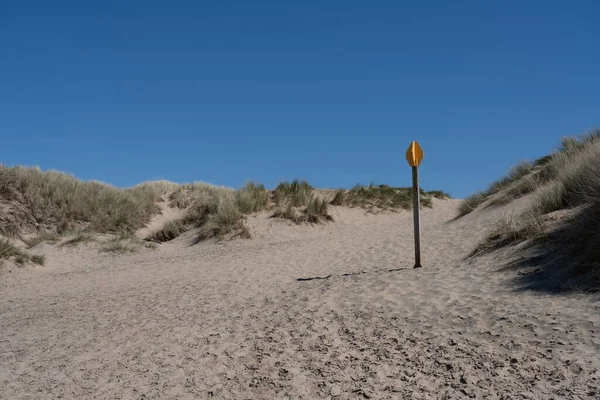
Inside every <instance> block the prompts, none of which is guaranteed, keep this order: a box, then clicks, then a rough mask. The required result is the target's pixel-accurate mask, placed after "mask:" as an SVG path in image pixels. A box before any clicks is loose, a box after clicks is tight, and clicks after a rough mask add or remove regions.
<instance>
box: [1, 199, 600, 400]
mask: <svg viewBox="0 0 600 400" xmlns="http://www.w3.org/2000/svg"><path fill="white" fill-rule="evenodd" d="M457 204H458V203H457V201H455V200H447V201H436V202H435V204H434V208H433V209H425V210H424V211H423V215H422V224H423V226H422V231H423V234H422V235H423V255H424V257H423V263H424V266H425V268H423V269H419V270H414V269H412V268H411V267H412V264H413V258H412V257H413V255H412V220H411V218H412V215H411V213H410V212H401V213H382V214H379V215H365V213H364V212H362V211H360V210H348V209H344V208H337V207H333V210H332V213H333V215H334V218H335V219H336V222H335V223H330V224H325V225H314V226H295V225H291V224H288V223H286V222H281V221H275V220H273V219H269V218H268V216H266V215H257V216H255V217H252V218H251V219H250V220H249V221H248V224H249V226H250V228H251V230H252V233H253V235H254V239H252V240H235V241H231V242H222V243H207V244H200V245H197V246H188V245H187V243H185V241H184V240H175V241H173V243H168V244H164V245H161V246H160V248H159V249H158V250H156V251H154V252H153V251H144V252H142V253H139V254H133V255H126V256H114V255H106V254H97V253H96V252H94V251H91V250H90V249H87V248H86V247H85V246H83V247H81V248H76V249H68V248H56V247H53V246H47V247H46V248H45V249H44V251H45V252H46V254H47V257H48V265H47V266H46V267H40V268H35V269H28V270H18V271H13V272H10V273H5V274H3V279H2V281H3V282H2V286H1V287H0V304H1V305H0V326H2V328H3V329H2V333H1V336H0V393H3V397H4V398H10V399H13V398H14V399H18V398H59V397H62V398H73V399H75V398H77V399H79V398H123V399H134V398H137V399H158V398H173V399H197V398H224V399H244V398H247V399H250V398H252V399H300V398H302V399H316V398H333V399H356V398H372V399H403V398H415V399H460V398H481V399H484V398H485V399H522V398H531V399H547V398H565V399H579V398H598V397H599V396H600V390H599V385H600V372H599V369H600V357H598V355H599V354H600V313H599V312H598V311H600V307H599V303H598V302H597V300H598V299H597V298H596V297H590V296H582V295H569V296H558V295H549V294H540V293H535V292H528V291H520V290H518V289H517V288H516V287H515V285H514V282H513V279H514V276H515V271H509V270H501V269H500V268H499V267H500V265H501V264H502V263H501V260H504V259H506V258H507V257H510V256H511V254H510V253H509V251H510V250H508V249H507V250H503V251H501V252H498V253H494V254H491V255H486V256H484V257H480V258H476V259H470V260H465V259H464V257H465V255H466V254H468V253H469V251H471V250H472V248H473V247H474V246H475V244H476V243H477V241H478V240H479V239H481V238H482V237H483V236H484V235H485V234H486V232H488V231H489V229H490V228H491V226H492V224H493V222H494V221H495V220H496V219H497V218H498V217H499V215H501V213H503V212H506V211H507V209H506V207H505V208H497V209H489V210H484V211H478V212H476V213H473V214H472V215H468V216H466V217H465V218H463V219H461V220H458V221H454V222H450V221H451V219H452V218H453V216H454V215H455V214H456V207H457ZM516 206H518V204H517V205H516ZM511 207H515V205H512V206H511ZM311 277H320V278H325V279H314V280H298V279H299V278H301V279H306V278H311Z"/></svg>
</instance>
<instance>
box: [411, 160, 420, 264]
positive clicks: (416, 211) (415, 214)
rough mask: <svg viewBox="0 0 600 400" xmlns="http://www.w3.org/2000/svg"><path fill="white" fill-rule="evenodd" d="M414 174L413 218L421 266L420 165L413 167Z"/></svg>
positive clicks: (416, 260) (416, 249)
mask: <svg viewBox="0 0 600 400" xmlns="http://www.w3.org/2000/svg"><path fill="white" fill-rule="evenodd" d="M412 176H413V220H414V225H415V233H414V236H415V266H414V268H421V267H422V265H421V221H420V218H419V215H420V212H421V193H420V191H419V167H412Z"/></svg>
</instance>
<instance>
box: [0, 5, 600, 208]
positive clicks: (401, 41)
mask: <svg viewBox="0 0 600 400" xmlns="http://www.w3.org/2000/svg"><path fill="white" fill-rule="evenodd" d="M599 21H600V2H598V1H594V0H589V1H577V0H574V1H506V0H505V1H481V0H473V1H446V0H443V1H442V0H440V1H411V2H408V1H400V0H395V1H376V0H375V1H353V0H344V1H312V0H303V1H281V0H271V1H244V0H239V1H161V2H158V1H139V2H136V1H97V2H96V1H69V2H66V1H60V0H56V1H45V0H44V1H37V2H36V1H21V0H14V1H13V0H0V163H3V164H8V165H15V164H23V165H39V166H40V167H41V168H42V169H57V170H62V171H66V172H69V173H72V174H74V175H75V176H76V177H78V178H82V179H97V180H101V181H104V182H107V183H112V184H114V185H117V186H130V185H133V184H135V183H139V182H141V181H145V180H153V179H168V180H172V181H176V182H188V181H194V180H203V181H207V182H211V183H215V184H221V185H227V186H234V187H237V186H240V185H241V184H243V182H244V181H246V180H248V179H253V180H256V181H259V182H263V183H265V184H266V185H267V187H273V186H274V185H276V184H277V183H278V182H279V181H280V180H282V179H293V178H296V177H297V178H305V179H307V180H309V182H311V183H312V184H313V185H314V186H317V187H350V186H353V185H354V184H356V183H364V184H368V183H369V182H371V181H374V182H375V183H387V184H392V185H403V186H404V185H410V169H409V167H408V165H407V163H406V161H405V158H404V153H405V151H406V148H407V147H408V145H409V143H410V142H411V141H412V140H418V141H419V142H420V144H421V146H422V147H423V149H424V151H425V159H424V161H423V165H422V167H421V183H422V186H423V187H424V188H425V189H438V188H439V189H444V190H446V191H448V192H450V193H451V194H452V195H454V196H456V197H463V196H466V195H468V194H469V193H471V192H473V191H475V190H477V189H479V188H485V187H486V185H487V183H489V182H490V181H491V180H493V179H495V178H497V177H499V176H500V175H501V174H503V173H504V172H505V171H506V170H507V169H508V168H509V167H510V166H511V165H512V164H514V163H516V162H518V161H519V160H523V159H531V158H534V157H538V156H541V155H544V154H546V153H548V152H549V151H550V150H551V149H553V148H554V146H556V145H557V144H558V142H559V140H560V138H561V137H562V136H565V135H570V134H579V133H582V132H584V131H586V130H588V129H590V128H593V127H594V126H600V22H599Z"/></svg>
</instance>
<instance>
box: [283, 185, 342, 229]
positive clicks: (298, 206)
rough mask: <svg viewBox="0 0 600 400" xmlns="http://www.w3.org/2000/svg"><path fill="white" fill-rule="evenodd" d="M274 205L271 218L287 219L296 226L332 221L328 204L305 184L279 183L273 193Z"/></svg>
mask: <svg viewBox="0 0 600 400" xmlns="http://www.w3.org/2000/svg"><path fill="white" fill-rule="evenodd" d="M273 201H274V203H275V205H276V208H275V210H274V212H273V213H272V214H271V217H272V218H280V219H288V220H290V221H292V222H294V223H296V224H301V223H315V224H316V223H321V222H325V221H333V217H332V216H331V215H329V208H328V206H329V205H328V202H327V200H326V199H324V198H322V197H321V196H319V194H318V193H317V192H316V191H315V189H314V188H313V187H312V186H311V185H310V184H309V183H308V182H307V181H302V180H298V179H296V180H294V181H292V182H286V181H284V182H281V183H280V184H279V185H278V186H277V187H276V188H275V190H274V191H273Z"/></svg>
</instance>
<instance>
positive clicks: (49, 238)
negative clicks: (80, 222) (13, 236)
mask: <svg viewBox="0 0 600 400" xmlns="http://www.w3.org/2000/svg"><path fill="white" fill-rule="evenodd" d="M60 239H61V235H59V234H58V233H55V232H41V233H39V234H37V235H36V236H32V237H30V238H27V239H24V240H23V242H24V243H25V244H26V245H27V247H28V248H32V247H34V246H36V245H38V244H40V243H43V242H49V243H57V242H58V241H59V240H60Z"/></svg>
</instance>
